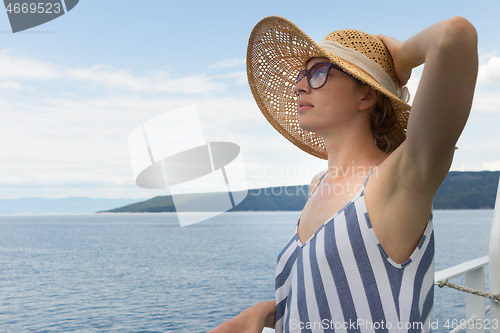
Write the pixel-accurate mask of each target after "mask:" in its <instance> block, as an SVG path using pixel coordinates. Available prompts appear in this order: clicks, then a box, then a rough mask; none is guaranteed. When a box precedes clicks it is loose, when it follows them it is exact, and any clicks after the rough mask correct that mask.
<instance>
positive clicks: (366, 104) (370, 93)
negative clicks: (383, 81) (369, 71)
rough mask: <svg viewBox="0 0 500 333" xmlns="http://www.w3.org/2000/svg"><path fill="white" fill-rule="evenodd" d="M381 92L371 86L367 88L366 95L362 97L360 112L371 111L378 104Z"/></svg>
mask: <svg viewBox="0 0 500 333" xmlns="http://www.w3.org/2000/svg"><path fill="white" fill-rule="evenodd" d="M378 96H379V92H378V91H377V90H375V89H373V88H372V87H370V86H366V90H365V92H364V95H363V96H362V98H361V100H360V104H359V109H360V110H368V109H371V108H372V107H373V106H374V105H375V104H377V100H378Z"/></svg>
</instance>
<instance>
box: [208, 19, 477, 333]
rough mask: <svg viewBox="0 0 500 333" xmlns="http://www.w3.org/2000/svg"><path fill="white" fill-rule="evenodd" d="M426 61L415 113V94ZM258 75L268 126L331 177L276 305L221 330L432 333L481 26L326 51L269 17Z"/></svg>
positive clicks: (351, 39)
mask: <svg viewBox="0 0 500 333" xmlns="http://www.w3.org/2000/svg"><path fill="white" fill-rule="evenodd" d="M423 63H425V66H424V70H423V74H422V77H421V80H420V83H419V86H418V90H417V92H416V95H415V98H414V101H413V106H412V107H411V113H410V106H409V105H408V104H407V101H408V94H407V90H406V88H405V87H404V85H405V84H406V82H407V80H408V79H409V77H410V74H411V70H412V68H414V67H417V66H419V65H421V64H423ZM247 66H248V70H247V71H248V77H249V82H250V86H251V88H252V93H253V95H254V97H255V99H256V101H257V104H258V106H259V108H260V109H261V111H262V112H263V113H264V115H265V116H266V118H267V119H268V120H269V121H270V123H271V124H272V125H273V126H274V127H275V128H276V129H277V130H278V131H280V133H282V134H283V135H284V136H285V137H286V138H287V139H288V140H290V141H291V142H293V143H294V144H295V145H297V146H298V147H300V148H301V149H303V150H305V151H307V152H308V153H310V154H312V155H314V156H318V157H322V158H325V159H327V160H328V170H327V171H326V172H321V173H319V174H318V175H316V176H315V177H314V178H313V180H312V182H311V189H312V191H311V196H310V198H309V200H308V202H307V203H306V205H305V207H304V209H303V211H302V214H301V217H300V219H299V223H298V226H297V230H296V232H295V234H294V235H293V236H292V238H291V239H290V241H289V243H288V244H287V245H286V246H285V248H284V249H283V251H282V252H281V253H280V255H279V257H278V263H277V269H276V299H275V300H273V301H268V302H261V303H258V304H256V305H254V306H252V307H250V308H248V309H246V310H245V311H243V312H241V313H240V314H239V315H237V316H236V317H234V318H233V319H231V320H229V321H227V322H225V323H223V324H221V325H219V326H218V327H217V328H215V329H214V330H213V331H212V332H214V333H219V332H261V331H262V329H263V327H274V326H275V327H276V331H277V332H323V331H324V332H329V331H354V332H356V331H376V332H421V331H423V332H428V331H430V327H431V323H432V304H433V279H434V267H433V264H434V261H433V259H434V243H433V228H432V220H431V217H432V200H433V197H434V195H435V193H436V191H437V189H438V188H439V186H440V185H441V182H442V181H443V180H444V178H445V176H446V174H447V173H448V170H449V168H450V165H451V162H452V159H453V154H454V151H455V144H456V142H457V140H458V138H459V135H460V133H461V132H462V130H463V128H464V126H465V123H466V121H467V118H468V115H469V112H470V108H471V104H472V98H473V92H474V86H475V81H476V76H477V67H478V55H477V35H476V31H475V29H474V27H473V26H472V25H471V24H470V23H469V22H468V21H467V20H465V19H464V18H461V17H454V18H450V19H448V20H444V21H441V22H439V23H436V24H434V25H432V26H431V27H429V28H427V29H425V30H423V31H421V32H420V33H418V34H416V35H415V36H413V37H411V38H410V39H408V40H406V41H404V42H400V41H398V40H396V39H394V38H391V37H387V36H382V35H379V36H376V37H375V36H371V35H368V34H365V33H363V32H359V31H355V30H341V31H337V32H334V33H332V34H330V35H328V36H327V37H326V38H325V40H323V41H322V42H321V43H320V44H316V43H314V42H313V41H312V40H311V39H310V38H309V37H308V36H307V35H305V34H304V33H303V32H302V31H301V30H300V29H299V28H297V27H296V26H295V25H294V24H293V23H291V22H289V21H287V20H286V19H283V18H280V17H268V18H265V19H264V20H262V21H261V22H259V23H258V24H257V26H256V27H255V28H254V30H253V32H252V35H251V37H250V42H249V47H248V55H247Z"/></svg>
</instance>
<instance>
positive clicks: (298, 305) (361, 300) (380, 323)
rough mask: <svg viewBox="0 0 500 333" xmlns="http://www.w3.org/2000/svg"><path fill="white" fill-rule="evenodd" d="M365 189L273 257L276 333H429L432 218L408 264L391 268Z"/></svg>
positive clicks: (432, 270) (431, 292)
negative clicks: (316, 228)
mask: <svg viewBox="0 0 500 333" xmlns="http://www.w3.org/2000/svg"><path fill="white" fill-rule="evenodd" d="M367 179H368V177H367ZM365 184H366V180H365V182H364V184H363V187H362V189H361V190H360V191H359V192H358V193H357V194H356V195H355V196H354V198H353V199H352V200H351V201H350V202H349V203H348V204H347V205H345V206H344V207H343V208H342V209H341V210H340V211H338V212H337V213H336V214H335V215H334V216H332V217H331V218H330V219H329V220H328V221H327V222H325V223H324V224H323V225H322V226H321V227H320V228H319V229H318V230H317V231H316V233H315V234H314V235H312V236H311V237H310V238H309V239H308V240H307V241H306V242H304V243H303V244H302V243H301V242H300V240H299V238H298V235H297V232H295V233H294V234H293V236H292V238H291V239H290V241H289V242H288V244H286V246H285V248H284V249H283V250H282V251H281V252H280V254H279V256H278V262H277V267H276V280H275V283H276V285H275V288H276V332H429V331H430V324H431V320H432V306H433V296H434V293H433V282H434V232H433V226H432V218H431V220H430V221H429V222H428V225H427V227H426V229H425V231H424V234H423V236H422V238H421V240H420V242H419V244H418V246H417V248H416V249H415V250H414V252H413V253H412V255H411V256H410V258H409V259H408V260H407V261H405V262H404V263H402V264H397V263H396V262H394V261H393V260H391V258H389V256H388V255H387V254H386V253H385V251H384V249H383V248H382V246H381V245H380V242H379V241H378V239H377V236H376V235H375V232H374V231H373V228H372V225H371V223H370V219H369V216H368V212H367V209H366V203H365V198H364V187H365Z"/></svg>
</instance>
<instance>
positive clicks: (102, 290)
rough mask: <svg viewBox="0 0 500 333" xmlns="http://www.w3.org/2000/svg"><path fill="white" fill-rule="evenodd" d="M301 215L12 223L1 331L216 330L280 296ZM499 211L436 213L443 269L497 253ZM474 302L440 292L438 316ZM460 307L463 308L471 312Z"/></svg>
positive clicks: (1, 276)
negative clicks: (187, 221) (277, 283)
mask: <svg viewBox="0 0 500 333" xmlns="http://www.w3.org/2000/svg"><path fill="white" fill-rule="evenodd" d="M298 216H299V212H272V213H267V212H266V213H255V212H252V213H245V212H242V213H236V212H235V213H226V214H224V215H221V216H218V217H216V218H214V219H211V220H209V221H205V222H202V223H199V224H195V225H192V226H189V227H185V228H180V227H179V225H178V223H177V220H176V218H175V215H174V214H123V215H122V214H120V215H76V216H10V217H9V216H3V217H0V331H1V332H206V331H207V330H208V329H209V328H211V327H213V326H215V325H217V324H218V323H220V322H222V321H224V320H226V319H229V318H230V317H232V316H233V315H235V314H237V313H238V312H239V311H241V310H243V309H244V308H246V307H248V306H250V305H252V304H254V303H256V302H258V301H261V300H269V299H272V298H273V293H274V290H273V286H274V265H275V259H276V255H277V254H278V252H279V250H280V249H281V247H282V246H283V245H284V244H285V243H286V242H287V240H288V239H289V237H290V235H291V234H292V232H293V230H294V228H295V225H296V221H297V218H298ZM492 216H493V211H491V210H483V211H435V214H434V217H435V218H434V220H435V229H436V270H439V269H443V268H446V267H449V266H451V265H454V264H458V263H460V262H462V261H465V260H469V259H474V258H476V257H480V256H485V255H487V254H488V239H489V229H490V225H491V219H492ZM462 302H463V295H462V294H461V293H460V292H456V291H454V290H450V289H447V290H439V288H436V300H435V317H436V318H439V319H440V320H445V319H446V318H451V319H453V318H457V319H460V318H461V316H463V313H464V310H463V306H462V305H461V304H460V303H462ZM459 304H460V305H459Z"/></svg>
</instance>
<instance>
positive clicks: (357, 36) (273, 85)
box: [247, 16, 411, 159]
mask: <svg viewBox="0 0 500 333" xmlns="http://www.w3.org/2000/svg"><path fill="white" fill-rule="evenodd" d="M325 40H332V41H336V42H338V43H340V44H342V45H344V46H346V47H349V48H351V49H355V50H356V51H359V52H361V53H363V54H364V55H366V56H367V57H368V58H370V59H372V60H373V61H375V62H376V63H378V64H379V65H380V66H382V68H384V70H385V71H386V72H387V74H388V75H389V76H390V77H391V79H392V80H393V81H394V82H395V84H396V86H397V87H399V86H400V83H399V81H398V79H397V77H396V74H395V71H394V68H393V61H392V58H391V56H390V54H389V52H388V51H387V49H386V47H385V46H384V44H383V43H382V42H381V41H380V40H379V39H378V38H375V37H373V36H372V35H369V34H366V33H364V32H361V31H357V30H340V31H336V32H333V33H331V34H329V35H328V36H327V37H326V38H325ZM314 57H325V58H328V59H329V60H330V61H331V62H333V63H335V64H337V65H339V66H340V67H342V68H343V69H344V71H345V72H346V73H349V74H350V75H352V76H353V77H355V78H357V79H359V80H361V81H363V82H365V83H367V84H369V85H370V86H372V87H373V88H375V89H377V90H378V91H380V92H381V93H383V94H384V95H386V96H388V97H389V99H390V101H391V105H392V107H393V110H394V114H395V116H396V119H397V121H398V123H399V125H400V126H401V127H402V128H404V129H406V126H407V123H408V116H409V110H410V108H411V107H410V105H408V104H407V103H405V102H404V101H402V100H401V99H399V98H398V97H396V96H395V95H394V94H392V93H391V92H390V91H388V90H387V89H385V88H384V87H383V86H381V85H380V84H379V83H378V82H377V81H376V80H375V79H374V78H373V77H372V76H370V75H369V74H367V73H366V72H365V71H364V70H362V69H361V68H359V67H358V66H356V65H354V64H351V63H350V62H348V61H345V60H343V59H342V58H339V57H337V56H335V55H333V54H331V53H329V52H327V51H325V50H323V49H322V48H321V47H319V46H318V45H317V44H316V43H315V42H314V41H313V40H312V39H311V38H309V36H307V35H306V34H305V33H304V32H303V31H302V30H300V29H299V28H298V27H297V26H296V25H295V24H293V23H292V22H290V21H289V20H287V19H285V18H282V17H278V16H270V17H266V18H265V19H263V20H262V21H260V22H259V23H258V24H257V25H256V26H255V28H254V29H253V31H252V33H251V35H250V39H249V42H248V50H247V75H248V82H249V84H250V88H251V91H252V94H253V96H254V98H255V101H256V102H257V105H258V106H259V108H260V110H261V111H262V113H263V114H264V116H265V117H266V119H267V120H268V121H269V122H270V123H271V125H272V126H273V127H274V128H276V129H277V130H278V131H279V132H280V133H281V134H282V135H283V136H285V137H286V138H287V139H288V140H289V141H291V142H292V143H293V144H295V145H296V146H297V147H299V148H300V149H302V150H304V151H306V152H308V153H309V154H312V155H314V156H317V157H319V158H323V159H327V158H328V155H327V152H326V149H325V143H324V141H323V139H322V138H321V137H320V136H319V135H317V134H315V133H312V132H308V131H305V130H303V129H302V128H300V126H299V118H298V113H297V97H296V96H295V92H294V90H293V88H294V86H295V80H296V78H297V74H298V72H299V71H301V70H302V69H304V67H305V65H306V63H307V61H308V60H309V59H310V58H314Z"/></svg>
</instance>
